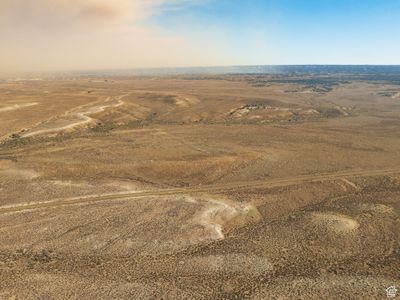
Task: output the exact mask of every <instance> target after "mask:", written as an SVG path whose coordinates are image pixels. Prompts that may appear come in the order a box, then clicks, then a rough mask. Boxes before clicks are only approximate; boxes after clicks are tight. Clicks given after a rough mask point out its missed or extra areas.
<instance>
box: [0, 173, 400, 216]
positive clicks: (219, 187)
mask: <svg viewBox="0 0 400 300" xmlns="http://www.w3.org/2000/svg"><path fill="white" fill-rule="evenodd" d="M398 173H400V171H399V170H398V169H397V170H396V169H388V170H354V171H346V172H338V173H332V174H321V175H305V176H300V177H293V178H285V179H275V180H268V181H250V182H235V183H226V184H216V185H209V186H201V187H194V188H171V189H164V190H152V191H144V192H133V193H126V194H121V193H118V194H108V195H95V196H86V197H82V198H73V199H55V200H49V201H46V202H39V203H23V204H18V205H15V206H12V205H7V206H3V207H0V213H8V212H18V211H24V210H32V209H45V208H53V207H58V206H64V205H73V204H81V203H89V202H99V201H112V200H123V199H137V198H143V197H155V196H168V195H179V194H196V193H213V192H222V191H229V190H241V189H252V188H272V187H278V186H290V185H295V184H301V183H306V182H322V181H331V180H337V179H342V178H345V177H372V176H383V175H391V174H398ZM346 181H347V182H348V180H346ZM348 184H349V185H350V186H351V187H353V188H354V184H352V183H351V182H348Z"/></svg>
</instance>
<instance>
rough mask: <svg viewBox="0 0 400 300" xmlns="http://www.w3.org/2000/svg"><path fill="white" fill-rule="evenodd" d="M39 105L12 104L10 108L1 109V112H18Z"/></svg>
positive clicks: (32, 103)
mask: <svg viewBox="0 0 400 300" xmlns="http://www.w3.org/2000/svg"><path fill="white" fill-rule="evenodd" d="M38 104H39V103H37V102H31V103H22V104H12V105H9V106H4V107H0V112H7V111H13V110H18V109H21V108H25V107H31V106H35V105H38Z"/></svg>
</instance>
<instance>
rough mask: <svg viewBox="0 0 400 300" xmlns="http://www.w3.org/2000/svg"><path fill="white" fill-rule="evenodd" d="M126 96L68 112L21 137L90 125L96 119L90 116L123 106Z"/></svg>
mask: <svg viewBox="0 0 400 300" xmlns="http://www.w3.org/2000/svg"><path fill="white" fill-rule="evenodd" d="M124 96H125V95H123V96H119V97H109V98H107V99H106V100H105V101H104V103H103V105H96V106H92V107H89V108H81V109H80V110H78V111H72V112H68V113H67V114H65V115H64V116H62V117H59V118H56V119H55V120H52V121H49V122H45V123H44V124H41V125H39V126H38V127H37V128H36V129H31V130H29V131H27V132H26V133H24V134H22V135H21V136H22V137H30V136H35V135H40V134H49V133H57V132H60V131H63V130H69V129H73V128H75V127H78V126H84V125H87V124H90V123H92V122H94V121H95V119H94V118H92V117H90V115H93V114H96V113H100V112H103V111H105V110H106V109H108V108H116V107H119V106H122V105H123V104H124V102H123V101H122V100H121V98H122V97H124ZM43 127H44V128H43Z"/></svg>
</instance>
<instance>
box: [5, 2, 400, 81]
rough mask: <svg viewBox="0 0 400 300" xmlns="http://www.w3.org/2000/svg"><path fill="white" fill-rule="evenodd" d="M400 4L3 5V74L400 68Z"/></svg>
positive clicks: (12, 3)
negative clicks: (355, 66)
mask: <svg viewBox="0 0 400 300" xmlns="http://www.w3.org/2000/svg"><path fill="white" fill-rule="evenodd" d="M399 16H400V1H398V0H0V73H1V72H2V73H4V72H9V73H11V72H32V71H34V72H35V71H63V70H104V69H130V68H147V67H184V66H226V65H267V64H278V65H279V64H400V54H399V53H400V34H399V31H400V17H399Z"/></svg>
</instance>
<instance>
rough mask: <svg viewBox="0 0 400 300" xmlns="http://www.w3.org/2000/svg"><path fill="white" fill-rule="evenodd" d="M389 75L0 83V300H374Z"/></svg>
mask: <svg viewBox="0 0 400 300" xmlns="http://www.w3.org/2000/svg"><path fill="white" fill-rule="evenodd" d="M399 78H400V77H399ZM399 78H398V77H396V76H394V75H393V76H392V77H384V76H383V77H380V76H357V75H355V74H352V75H343V74H318V75H298V74H287V75H268V74H265V75H255V74H254V75H252V74H247V75H246V74H242V75H240V74H238V75H179V76H178V75H177V76H163V77H161V76H117V75H115V76H64V77H59V78H46V77H45V78H39V79H36V80H28V79H18V80H17V79H12V80H11V79H3V80H0V299H385V298H386V289H387V288H388V287H390V286H400V85H399V83H400V80H399Z"/></svg>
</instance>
